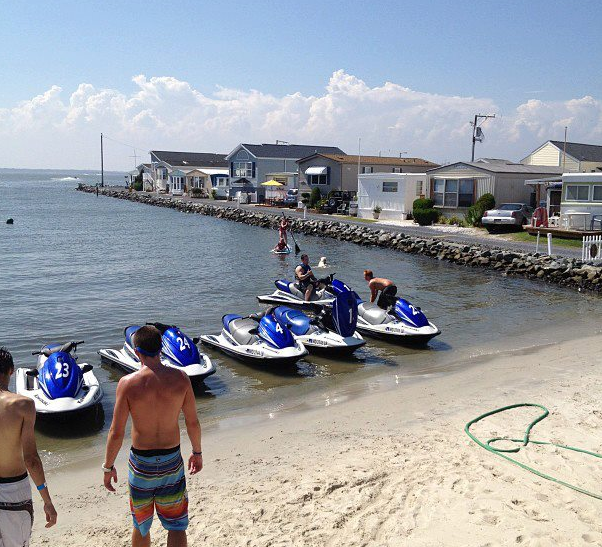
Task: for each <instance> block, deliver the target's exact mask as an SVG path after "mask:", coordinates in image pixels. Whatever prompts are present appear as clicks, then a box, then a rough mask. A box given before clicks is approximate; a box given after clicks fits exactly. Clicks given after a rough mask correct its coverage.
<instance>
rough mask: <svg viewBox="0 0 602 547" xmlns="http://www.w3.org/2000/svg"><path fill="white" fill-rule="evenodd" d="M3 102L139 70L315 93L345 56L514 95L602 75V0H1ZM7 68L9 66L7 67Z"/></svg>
mask: <svg viewBox="0 0 602 547" xmlns="http://www.w3.org/2000/svg"><path fill="white" fill-rule="evenodd" d="M2 12H3V13H2V18H1V19H2V22H1V23H0V24H1V25H2V35H3V38H2V49H3V53H2V55H1V57H0V73H2V74H4V75H5V78H3V79H2V80H1V81H0V97H2V99H0V100H1V103H2V104H1V106H5V107H6V106H10V105H11V104H12V103H14V102H16V101H18V100H21V99H24V98H27V97H30V96H33V95H35V94H37V93H40V92H42V91H44V90H45V89H47V88H48V87H50V86H51V85H60V86H62V87H64V88H72V87H75V86H77V84H79V83H80V82H89V83H92V84H94V85H95V86H98V87H110V88H117V89H121V90H128V89H130V88H131V85H132V84H131V77H132V76H133V75H135V74H141V73H142V74H146V75H149V76H162V75H170V76H175V77H178V78H181V79H183V80H186V81H188V82H190V83H191V84H192V85H193V86H194V87H195V88H197V89H199V90H201V91H204V92H211V91H212V90H213V89H214V88H215V86H216V85H222V86H225V87H232V88H240V89H248V88H254V89H261V90H262V91H265V92H271V93H277V94H281V93H292V92H295V91H301V92H303V93H305V94H317V93H319V92H320V90H321V89H322V88H323V86H324V82H325V81H326V80H327V78H328V77H329V75H330V74H331V73H332V72H333V71H334V70H336V69H339V68H343V69H345V70H346V71H347V72H350V73H352V74H355V75H357V76H358V77H360V78H362V79H363V80H364V81H366V83H368V84H369V85H374V84H378V83H381V82H384V81H387V80H393V81H395V82H398V83H401V84H402V85H405V86H408V87H411V88H413V89H418V90H421V91H427V92H431V93H442V94H445V95H468V96H486V97H491V98H493V99H495V100H496V101H497V102H498V103H500V104H513V103H518V102H520V101H522V100H523V99H525V98H528V97H531V96H537V97H545V98H546V99H566V98H570V97H575V96H582V95H585V94H592V95H595V94H596V93H598V92H599V90H600V89H601V88H602V76H601V71H600V70H599V67H597V66H596V65H597V61H596V58H597V59H598V60H599V59H600V57H601V56H602V32H601V28H602V9H601V6H600V2H599V1H597V0H596V1H587V0H586V1H583V0H579V1H578V2H566V1H565V2H550V1H539V0H537V1H524V0H523V1H506V2H500V1H495V2H494V1H487V0H485V1H482V0H481V1H450V0H445V1H428V0H427V1H424V2H395V1H378V2H377V1H374V2H367V1H355V0H346V1H316V0H305V1H304V2H299V1H295V2H293V1H288V0H283V1H277V2H276V1H261V0H260V1H257V2H249V1H245V2H240V1H224V2H198V1H197V2H191V1H177V0H176V1H174V2H165V1H161V2H156V1H151V2H148V1H145V2H140V1H127V2H124V1H106V0H105V1H94V0H92V1H81V0H80V1H77V2H75V1H64V0H63V1H61V0H59V1H57V2H47V1H29V2H23V1H14V2H5V3H3V8H2ZM6 76H9V77H6Z"/></svg>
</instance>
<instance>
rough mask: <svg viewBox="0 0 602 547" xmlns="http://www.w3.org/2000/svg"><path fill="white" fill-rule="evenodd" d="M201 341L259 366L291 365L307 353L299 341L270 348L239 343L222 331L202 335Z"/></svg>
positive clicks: (264, 345)
mask: <svg viewBox="0 0 602 547" xmlns="http://www.w3.org/2000/svg"><path fill="white" fill-rule="evenodd" d="M201 342H202V343H203V344H205V345H207V346H209V347H213V348H217V349H219V350H221V351H223V352H224V353H226V354H227V355H230V356H231V357H234V358H235V359H238V360H239V361H243V362H244V363H249V364H255V365H261V366H266V365H269V366H287V365H293V364H295V363H296V362H297V361H298V360H299V359H301V357H303V356H305V355H307V349H306V348H305V346H304V345H303V344H302V343H301V342H299V341H296V342H295V345H294V346H293V347H290V348H283V349H276V348H272V347H271V346H269V345H267V344H265V343H260V344H257V343H255V344H249V345H241V344H238V343H236V342H235V341H233V340H232V339H231V338H230V337H229V336H226V335H224V333H223V331H222V333H221V334H218V335H214V334H205V335H202V336H201Z"/></svg>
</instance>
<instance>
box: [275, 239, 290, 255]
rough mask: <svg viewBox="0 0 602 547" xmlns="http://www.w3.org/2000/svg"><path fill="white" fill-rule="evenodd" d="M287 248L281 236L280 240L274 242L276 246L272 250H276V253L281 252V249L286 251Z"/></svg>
mask: <svg viewBox="0 0 602 547" xmlns="http://www.w3.org/2000/svg"><path fill="white" fill-rule="evenodd" d="M287 248H288V245H287V244H286V241H284V239H283V238H282V237H281V238H280V241H278V243H277V244H276V247H274V251H276V252H277V253H281V252H283V251H286V249H287Z"/></svg>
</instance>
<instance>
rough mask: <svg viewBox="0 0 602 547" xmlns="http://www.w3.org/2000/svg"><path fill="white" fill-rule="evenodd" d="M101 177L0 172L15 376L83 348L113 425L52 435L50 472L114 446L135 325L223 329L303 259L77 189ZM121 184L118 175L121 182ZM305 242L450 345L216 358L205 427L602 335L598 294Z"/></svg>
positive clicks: (252, 231) (3, 317)
mask: <svg viewBox="0 0 602 547" xmlns="http://www.w3.org/2000/svg"><path fill="white" fill-rule="evenodd" d="M97 180H99V175H98V173H96V172H94V171H81V172H80V171H77V172H74V171H22V170H0V345H5V346H7V347H8V348H9V349H10V350H11V352H12V353H13V356H14V358H15V361H16V364H17V366H33V365H34V364H35V358H34V357H32V356H31V352H32V351H33V350H36V349H39V347H40V346H42V345H43V344H45V343H48V342H52V341H58V342H64V341H68V340H75V339H78V340H81V339H83V340H85V344H84V345H82V346H81V347H80V349H79V350H78V354H79V360H80V363H81V362H88V363H91V364H92V365H94V367H95V371H96V374H97V376H98V378H99V380H100V381H101V384H102V387H103V389H104V392H105V398H104V400H103V412H104V421H103V420H102V419H101V420H100V422H99V423H98V424H94V427H92V426H90V427H88V424H80V425H81V427H73V426H66V425H59V426H54V427H48V426H40V427H39V431H38V433H39V439H38V443H39V446H40V448H41V449H42V450H43V452H44V457H45V460H46V462H47V463H48V464H49V465H60V464H62V463H64V462H69V461H73V460H74V459H77V458H79V457H85V456H86V455H89V454H93V453H97V452H98V451H99V450H101V447H102V445H103V443H104V439H105V437H106V429H107V427H108V425H109V424H110V420H111V415H112V407H113V402H114V393H115V387H116V385H117V381H118V380H119V378H120V377H121V375H122V374H121V373H120V372H117V371H115V370H114V369H112V368H111V367H109V366H107V365H105V364H101V362H100V359H99V357H98V355H97V350H98V349H100V348H108V347H112V348H119V347H120V346H121V345H122V343H123V329H124V327H126V326H127V325H130V324H139V323H144V322H146V321H161V322H164V323H174V324H177V325H178V326H180V328H182V329H183V330H184V331H185V332H187V333H188V334H189V335H190V336H198V335H199V334H202V333H217V332H218V331H219V330H220V328H221V317H222V315H224V314H225V313H240V314H243V315H244V314H247V313H251V312H253V311H257V310H259V309H260V306H259V305H258V304H257V301H256V298H255V297H256V295H258V294H264V293H268V292H272V291H273V290H274V285H273V281H274V280H275V279H277V278H280V277H291V276H292V272H293V269H294V266H295V265H296V262H297V259H296V258H295V257H294V256H291V255H288V256H276V255H273V254H271V253H269V250H270V249H271V248H272V247H273V245H274V244H275V242H276V240H277V234H276V232H274V231H270V230H265V229H262V228H257V227H252V226H246V225H243V224H238V223H233V222H228V221H223V220H219V219H214V218H209V217H203V216H200V215H194V214H183V213H180V212H177V211H173V210H169V209H163V208H156V207H151V206H147V205H142V204H137V203H130V202H126V201H121V200H116V199H112V198H107V197H102V196H100V197H96V196H95V195H92V194H84V193H80V192H77V191H75V187H76V185H77V183H78V182H86V183H95V182H97ZM122 181H123V175H122V174H119V173H109V174H107V175H106V176H105V183H107V184H121V183H122ZM9 217H12V218H13V219H14V221H15V223H14V225H12V226H11V225H6V224H5V221H6V219H7V218H9ZM297 240H298V243H299V245H300V246H301V248H302V249H303V251H305V252H308V254H309V255H310V259H313V263H314V264H315V263H317V261H318V258H319V257H320V256H326V257H328V261H329V263H330V264H332V268H331V269H329V270H325V271H324V273H331V272H336V273H337V277H339V278H340V279H342V280H344V281H346V282H347V283H348V284H349V285H351V286H352V287H353V288H354V289H355V290H357V291H358V292H359V293H360V295H363V296H366V295H367V294H368V291H367V289H366V284H365V281H364V280H363V276H362V272H363V270H364V269H365V268H371V269H373V270H374V271H375V273H376V274H377V275H382V276H385V277H389V278H391V279H393V280H395V281H396V283H397V285H398V287H399V291H400V293H401V294H402V295H404V296H405V297H406V298H408V299H409V300H410V301H412V302H413V303H415V304H417V305H419V306H421V307H422V309H423V310H424V311H425V312H426V314H427V316H428V317H429V318H430V319H431V320H432V321H433V322H434V323H435V324H437V326H439V328H440V329H441V330H442V334H441V335H440V336H439V337H438V338H436V339H435V340H433V341H432V342H431V344H430V345H429V346H428V348H426V349H408V348H402V347H397V346H394V345H391V344H388V343H386V342H380V341H375V340H371V339H368V344H367V345H366V346H365V347H364V348H362V349H361V350H360V351H358V352H357V354H356V355H355V356H353V357H350V358H347V359H346V360H344V361H331V360H329V359H326V358H323V357H313V356H308V357H307V358H305V359H304V360H302V361H300V362H299V364H298V367H297V369H296V370H294V371H292V372H289V373H287V374H282V373H279V372H278V371H274V370H269V369H267V368H266V369H261V368H254V367H250V366H247V365H244V364H241V363H238V362H236V361H234V360H232V359H229V358H227V357H225V356H223V355H222V354H220V353H217V352H213V351H208V353H209V354H210V356H211V357H212V359H213V360H214V362H215V364H216V366H217V373H216V374H215V375H214V376H212V377H210V378H209V379H208V380H207V382H206V384H207V389H206V390H205V391H204V392H199V393H198V395H197V405H198V409H199V414H200V416H201V419H202V421H203V423H204V424H213V426H215V427H222V426H224V424H229V423H238V422H240V421H241V420H248V419H263V418H265V417H269V416H273V415H274V413H277V412H283V411H291V410H294V409H295V408H299V407H303V406H305V405H307V404H313V405H320V404H329V400H330V398H331V397H333V396H335V397H336V394H344V393H345V392H346V390H347V389H348V386H350V385H352V384H353V385H354V386H355V388H356V389H357V386H358V385H360V386H364V385H365V386H366V389H371V386H374V385H375V384H376V383H378V382H379V381H382V378H383V376H384V377H385V378H386V377H387V375H390V376H391V377H393V376H394V377H395V378H396V379H397V380H398V379H400V378H401V379H402V380H403V379H408V381H410V380H411V379H413V378H424V377H428V376H429V375H433V374H445V373H447V372H449V371H452V370H456V369H458V368H460V367H465V366H470V365H471V362H472V361H474V360H475V359H474V358H475V357H482V356H483V355H487V354H489V353H496V352H501V351H508V350H512V349H516V348H522V347H530V346H534V345H539V344H546V343H554V342H556V341H559V340H562V339H567V338H571V337H574V336H583V335H585V334H588V333H594V332H598V331H599V330H600V328H599V327H597V326H596V325H600V324H601V322H600V319H601V315H602V314H601V312H600V306H599V304H600V301H599V299H598V298H597V297H595V296H592V295H586V294H579V293H576V292H574V291H569V290H565V289H561V288H558V287H555V286H548V285H545V284H540V283H536V282H531V281H527V280H522V279H512V278H504V277H501V276H500V275H499V274H493V273H489V272H483V271H478V270H473V269H467V268H461V267H457V266H451V265H449V264H445V263H441V262H439V261H436V260H432V259H428V258H424V257H416V256H410V255H405V254H400V253H395V252H392V251H388V250H383V249H373V248H363V247H358V246H355V245H351V244H347V243H340V242H336V241H333V240H329V239H324V238H316V237H303V236H298V237H297ZM379 378H380V380H379ZM333 394H334V395H333Z"/></svg>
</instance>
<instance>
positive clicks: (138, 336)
mask: <svg viewBox="0 0 602 547" xmlns="http://www.w3.org/2000/svg"><path fill="white" fill-rule="evenodd" d="M134 345H135V346H136V349H139V350H142V351H141V352H140V353H142V354H144V355H149V356H153V355H158V354H159V352H160V351H161V333H160V332H159V329H158V328H157V327H153V326H152V325H145V326H144V327H140V328H139V329H138V330H137V331H136V332H135V333H134Z"/></svg>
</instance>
